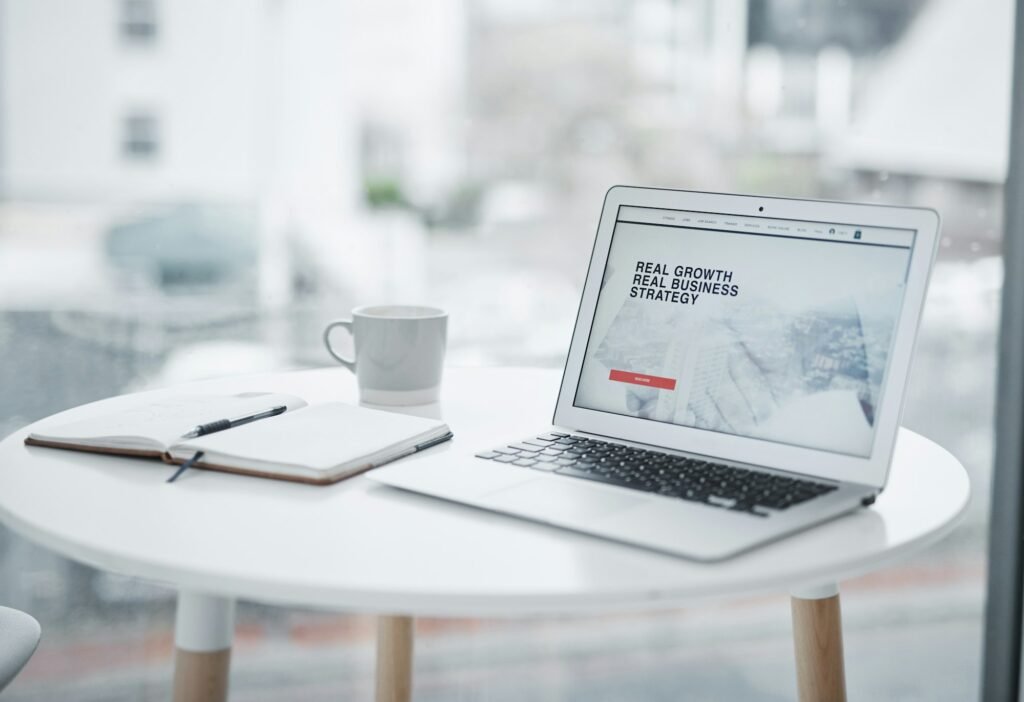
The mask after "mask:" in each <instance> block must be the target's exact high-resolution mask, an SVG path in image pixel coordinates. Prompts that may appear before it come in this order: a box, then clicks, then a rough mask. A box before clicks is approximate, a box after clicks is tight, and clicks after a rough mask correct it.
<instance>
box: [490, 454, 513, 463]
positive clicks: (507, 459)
mask: <svg viewBox="0 0 1024 702" xmlns="http://www.w3.org/2000/svg"><path fill="white" fill-rule="evenodd" d="M494 460H496V461H499V462H501V463H511V462H512V461H518V460H519V457H518V456H507V455H504V454H503V455H501V456H498V457H497V458H495V459H494Z"/></svg>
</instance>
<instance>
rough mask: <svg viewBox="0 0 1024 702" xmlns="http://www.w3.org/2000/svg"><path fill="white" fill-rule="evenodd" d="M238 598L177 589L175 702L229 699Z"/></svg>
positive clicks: (211, 701)
mask: <svg viewBox="0 0 1024 702" xmlns="http://www.w3.org/2000/svg"><path fill="white" fill-rule="evenodd" d="M234 629H235V601H234V600H233V599H230V598H226V597H215V596H213V595H204V594H200V593H196V592H186V591H181V592H179V593H178V611H177V615H176V617H175V621H174V645H175V656H174V702H227V699H228V670H229V666H230V663H231V639H232V637H233V636H234Z"/></svg>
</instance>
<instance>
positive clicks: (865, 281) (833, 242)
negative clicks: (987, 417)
mask: <svg viewBox="0 0 1024 702" xmlns="http://www.w3.org/2000/svg"><path fill="white" fill-rule="evenodd" d="M914 236H915V232H914V231H913V230H909V229H886V228H880V227H870V226H858V225H855V224H845V223H843V224H840V223H829V222H805V221H795V220H785V219H775V218H768V217H740V216H734V215H724V214H712V213H706V212H685V211H679V210H665V209H655V208H648V207H630V206H622V207H620V208H619V212H618V216H617V219H616V223H615V229H614V232H613V234H612V241H611V247H610V250H609V254H608V262H607V264H606V266H605V270H604V276H603V279H602V282H601V290H600V294H599V297H598V301H597V306H596V309H595V313H594V321H593V324H592V326H591V329H590V337H589V339H588V341H587V349H586V354H585V357H584V361H583V368H582V372H581V374H580V382H579V385H578V386H577V388H576V395H575V399H574V404H575V405H576V406H577V407H582V408H586V409H591V410H598V411H602V412H611V413H614V414H621V415H628V416H632V417H640V418H643V419H649V420H653V421H658V422H669V423H672V424H678V425H682V426H686V427H693V428H696V429H704V430H708V431H716V432H723V433H727V434H733V435H736V436H744V437H751V438H756V439H761V440H767V441H774V442H779V443H784V444H790V445H795V446H804V447H808V448H815V449H821V450H826V451H832V452H836V453H843V454H848V455H853V456H863V457H868V456H870V453H871V447H872V445H873V441H874V432H875V414H876V409H877V408H878V407H879V406H880V400H881V393H882V388H883V386H884V381H885V375H886V367H887V365H888V360H889V355H890V352H891V349H892V345H893V338H894V332H895V329H896V324H897V320H898V319H899V316H900V306H901V304H902V301H903V295H904V290H905V287H906V280H907V273H908V269H909V264H910V258H911V249H912V247H913V244H914Z"/></svg>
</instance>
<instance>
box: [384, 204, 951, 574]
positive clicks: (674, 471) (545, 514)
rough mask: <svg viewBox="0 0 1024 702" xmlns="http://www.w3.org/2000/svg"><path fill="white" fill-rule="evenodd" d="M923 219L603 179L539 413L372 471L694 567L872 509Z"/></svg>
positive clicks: (923, 281) (912, 320)
mask: <svg viewBox="0 0 1024 702" xmlns="http://www.w3.org/2000/svg"><path fill="white" fill-rule="evenodd" d="M938 226H939V218H938V215H937V214H936V213H935V212H934V211H933V210H925V209H916V208H905V207H886V206H879V205H860V204H848V203H840V202H821V201H811V200H793V199H783V198H765V197H751V196H743V195H726V194H714V193H699V192H682V191H674V190H657V189H649V188H634V187H614V188H612V189H611V190H609V191H608V194H607V196H606V197H605V202H604V208H603V211H602V213H601V220H600V223H599V225H598V229H597V237H596V241H595V243H594V249H593V253H592V254H591V259H590V268H589V271H588V273H587V279H586V283H585V286H584V289H583V298H582V301H581V303H580V309H579V315H578V318H577V320H576V328H575V330H574V332H573V336H572V344H571V346H570V348H569V355H568V360H567V362H566V366H565V372H564V374H563V376H562V385H561V389H560V391H559V395H558V401H557V404H556V407H555V412H554V420H553V421H554V426H549V427H542V426H540V424H539V422H538V431H537V433H536V434H531V435H530V436H509V437H508V442H507V443H504V444H500V445H494V446H479V447H470V448H472V449H473V450H472V452H467V453H465V454H464V455H459V454H458V453H457V452H456V451H454V450H453V451H448V452H446V453H442V454H439V455H438V456H436V457H433V458H424V459H423V460H421V461H414V462H408V463H397V464H394V465H392V466H388V467H384V468H382V469H379V470H377V471H374V472H373V473H372V474H370V476H369V477H370V478H371V479H372V480H375V481H378V482H381V483H384V484H387V485H391V486H394V487H397V488H402V489H405V490H411V491H414V492H417V493H422V494H426V495H432V496H435V497H439V498H444V499H447V500H454V501H456V502H460V503H465V504H469V505H474V506H477V507H481V508H483V509H487V510H492V511H496V512H502V513H505V514H510V515H515V516H517V517H522V518H525V519H530V520H534V521H538V522H543V523H546V524H551V525H554V526H557V527H562V528H566V529H572V530H574V531H578V532H585V533H587V534H593V535H595V536H598V537H603V538H607V539H613V540H616V541H620V542H625V543H628V544H634V545H637V546H642V547H646V548H650V549H656V550H658V551H663V552H667V553H671V554H676V555H679V556H685V557H688V558H693V559H698V560H707V561H711V560H718V559H722V558H726V557H729V556H732V555H734V554H737V553H740V552H742V551H744V550H747V549H750V548H752V547H754V546H757V545H758V544H763V543H765V542H768V541H771V540H773V539H777V538H779V537H781V536H784V535H786V534H790V533H792V532H795V531H797V530H800V529H804V528H806V527H809V526H811V525H814V524H818V523H821V522H823V521H825V520H828V519H832V518H834V517H836V516H838V515H841V514H844V513H846V512H849V511H851V510H855V509H858V508H861V507H863V506H868V505H870V504H871V503H872V502H873V501H874V499H875V497H876V495H878V493H879V492H881V491H882V489H883V488H884V487H885V482H886V476H887V473H888V471H889V462H890V460H891V458H892V453H893V447H894V444H895V441H896V432H897V429H898V426H899V421H900V413H901V408H902V404H903V396H904V389H905V387H906V382H907V373H908V371H909V368H910V360H911V355H912V352H913V347H914V338H915V336H916V332H917V327H918V320H919V318H920V316H921V308H922V305H923V303H924V297H925V289H926V287H927V284H928V276H929V272H930V269H931V265H932V261H933V259H934V256H935V251H936V242H937V238H938ZM481 401H482V402H483V401H484V398H481ZM538 419H539V418H538ZM456 430H457V428H456Z"/></svg>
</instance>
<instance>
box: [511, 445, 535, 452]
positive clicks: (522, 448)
mask: <svg viewBox="0 0 1024 702" xmlns="http://www.w3.org/2000/svg"><path fill="white" fill-rule="evenodd" d="M508 447H509V448H513V449H516V450H517V451H540V449H539V448H537V447H536V446H530V445H529V444H509V445H508Z"/></svg>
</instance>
